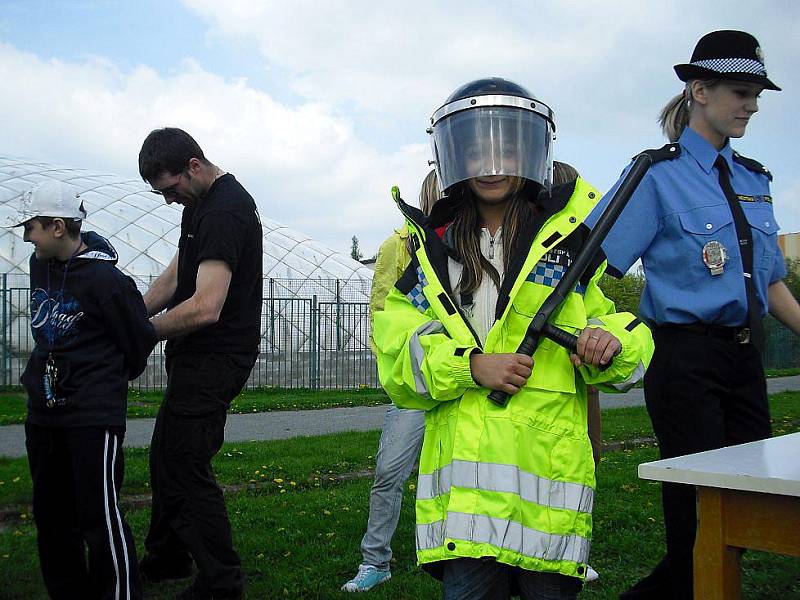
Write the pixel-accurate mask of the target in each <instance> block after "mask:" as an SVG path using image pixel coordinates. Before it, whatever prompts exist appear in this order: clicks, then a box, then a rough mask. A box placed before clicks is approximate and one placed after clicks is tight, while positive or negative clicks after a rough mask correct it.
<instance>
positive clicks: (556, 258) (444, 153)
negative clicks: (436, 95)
mask: <svg viewBox="0 0 800 600" xmlns="http://www.w3.org/2000/svg"><path fill="white" fill-rule="evenodd" d="M554 129H555V126H554V120H553V113H552V111H551V110H550V108H549V107H547V105H545V104H544V103H542V102H540V101H539V100H537V99H536V98H535V97H534V96H533V95H532V94H531V93H530V92H528V91H527V90H526V89H525V88H523V87H521V86H519V85H517V84H515V83H512V82H510V81H506V80H503V79H499V78H489V79H481V80H477V81H474V82H471V83H468V84H466V85H464V86H462V87H461V88H459V89H458V90H456V91H455V92H454V93H453V94H452V95H451V96H450V97H449V98H448V99H447V101H446V102H445V104H444V105H443V106H442V107H441V108H440V109H439V110H437V111H436V112H435V113H434V115H433V118H432V120H431V128H430V130H429V132H430V133H431V134H432V142H433V153H434V159H435V162H436V168H437V174H438V178H439V183H440V185H441V187H442V189H443V190H444V192H445V194H446V196H445V198H443V199H441V200H440V201H439V202H438V203H437V204H436V206H434V208H433V211H432V213H431V215H430V217H427V216H425V215H424V214H422V212H421V211H419V210H417V209H415V208H412V207H411V206H409V205H407V204H405V203H404V202H403V201H402V200H401V199H400V198H399V194H398V195H397V197H396V201H397V204H398V206H399V208H400V209H401V211H402V212H403V214H404V216H405V217H406V221H407V226H408V229H409V233H410V238H411V242H412V247H413V252H412V253H411V263H410V265H409V267H408V268H407V269H406V270H405V272H404V273H403V276H402V277H401V278H400V279H399V280H398V282H397V284H396V285H395V287H394V288H393V289H392V290H391V291H390V292H389V295H388V296H387V298H386V303H385V307H384V311H383V312H380V313H378V314H376V315H375V323H374V331H373V339H374V342H375V346H376V350H377V355H378V371H379V375H380V379H381V384H382V385H383V387H384V389H386V391H387V393H388V394H389V396H390V397H391V398H392V400H393V401H394V402H395V404H396V405H398V406H400V407H404V408H416V409H422V410H424V411H426V414H425V435H424V441H423V448H422V453H421V456H420V472H419V479H418V485H417V558H418V561H419V562H420V563H421V564H422V565H423V567H424V568H425V569H426V570H428V571H429V572H430V573H431V574H433V575H434V576H436V577H438V578H440V579H443V582H444V597H445V598H446V599H448V600H450V599H456V598H457V599H467V598H469V599H472V598H507V597H509V595H510V594H511V592H512V590H518V592H519V593H521V594H522V596H523V597H524V598H542V597H545V596H546V597H548V598H575V597H576V596H577V594H578V592H579V590H580V588H581V582H582V579H583V578H584V577H585V574H586V559H587V557H588V553H589V546H590V539H591V510H592V502H593V498H594V464H593V460H592V450H591V445H590V443H589V439H588V437H587V434H586V385H587V384H592V385H597V386H600V387H601V388H603V389H609V390H614V389H616V390H620V389H626V387H627V386H630V385H633V384H634V383H635V382H636V380H637V378H638V376H639V375H640V373H641V372H643V370H644V366H645V365H646V364H647V363H648V362H649V359H650V355H651V351H652V347H651V346H652V340H651V337H650V333H649V330H648V329H647V327H645V326H643V325H640V324H639V323H638V321H636V319H635V318H634V317H633V315H630V314H626V313H621V314H616V313H614V312H613V310H614V309H613V304H612V303H611V302H610V301H609V300H607V299H606V298H605V297H604V296H603V294H602V292H601V291H600V289H599V287H598V286H597V281H598V279H599V277H600V276H601V274H602V272H603V265H602V264H599V265H594V266H593V267H590V268H589V269H587V272H586V273H585V274H584V276H583V278H582V279H581V282H580V285H578V286H577V287H576V290H575V293H572V294H569V298H568V299H567V301H566V302H565V303H564V304H563V305H562V307H561V308H560V310H559V311H558V313H557V316H556V317H555V320H556V322H557V323H558V324H559V325H560V326H561V327H562V328H564V329H567V330H569V331H571V332H573V333H576V334H578V335H579V342H578V353H577V355H573V356H570V355H569V353H568V352H567V350H565V349H563V348H561V347H559V346H556V345H555V344H553V343H551V342H550V341H547V340H545V341H543V342H541V344H540V346H539V348H538V349H537V351H536V353H535V355H534V357H533V359H531V357H530V356H524V355H521V354H517V353H516V349H517V348H518V346H519V344H520V342H521V340H522V337H523V335H524V333H525V331H526V329H527V326H528V324H529V323H530V322H531V320H532V317H533V316H534V314H535V313H536V311H537V310H538V308H539V306H540V305H541V303H542V302H543V301H544V299H545V298H546V297H547V295H548V294H549V293H550V292H551V291H552V288H553V286H555V284H556V282H557V281H558V280H559V279H560V277H561V275H562V274H563V272H564V271H565V269H567V268H568V267H569V265H570V264H571V261H572V257H574V256H575V254H576V252H578V251H579V250H580V248H581V246H582V244H583V242H584V239H585V235H586V232H587V230H586V228H585V227H583V226H582V225H581V222H582V220H583V219H584V217H585V216H586V215H587V214H588V212H589V211H590V210H591V208H592V207H593V206H594V204H595V202H596V201H597V199H598V197H599V195H598V194H597V192H596V191H595V190H594V189H593V188H592V187H591V186H590V185H588V184H587V183H586V182H584V181H583V180H581V179H578V180H576V181H575V182H573V183H570V184H567V185H563V186H555V187H554V186H552V183H551V181H552V159H551V155H552V143H553V139H554ZM612 358H613V361H612ZM601 365H602V366H603V367H604V368H603V369H601V368H600V366H601ZM576 367H577V369H576ZM492 390H501V391H504V392H507V393H510V394H513V395H512V396H511V398H510V400H509V401H508V403H507V404H506V405H504V406H498V405H495V404H493V403H492V402H491V401H489V400H488V398H487V396H488V395H489V393H490V392H491V391H492Z"/></svg>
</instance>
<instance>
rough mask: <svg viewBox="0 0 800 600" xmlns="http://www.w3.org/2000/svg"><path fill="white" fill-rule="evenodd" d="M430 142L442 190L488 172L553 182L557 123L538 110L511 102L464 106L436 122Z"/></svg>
mask: <svg viewBox="0 0 800 600" xmlns="http://www.w3.org/2000/svg"><path fill="white" fill-rule="evenodd" d="M431 142H432V145H433V156H434V160H435V162H436V169H437V175H438V177H439V184H440V185H441V188H442V189H443V190H446V189H448V188H449V187H451V186H452V185H454V184H456V183H459V182H461V181H465V180H467V179H470V178H472V177H485V176H488V175H508V176H513V177H523V178H525V179H530V180H531V181H535V182H536V183H539V184H541V185H542V186H544V187H546V188H549V187H550V185H551V181H552V148H553V127H552V124H551V123H550V121H548V120H547V119H546V118H544V117H543V116H541V115H540V114H538V113H536V112H533V111H530V110H524V109H521V108H516V107H510V106H480V107H475V108H470V109H467V110H462V111H459V112H455V113H452V114H450V115H448V116H446V117H444V118H443V119H442V120H440V121H438V122H437V123H436V124H435V125H434V126H433V131H432V140H431Z"/></svg>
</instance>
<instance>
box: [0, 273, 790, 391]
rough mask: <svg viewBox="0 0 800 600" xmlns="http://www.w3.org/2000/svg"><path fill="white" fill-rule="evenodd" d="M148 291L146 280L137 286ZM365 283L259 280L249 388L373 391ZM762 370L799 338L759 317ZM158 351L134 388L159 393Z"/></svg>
mask: <svg viewBox="0 0 800 600" xmlns="http://www.w3.org/2000/svg"><path fill="white" fill-rule="evenodd" d="M0 279H1V283H0V350H1V351H2V356H0V385H17V384H18V383H19V377H20V375H21V373H22V371H23V370H24V368H25V363H26V362H27V359H28V356H29V355H30V352H31V350H32V348H33V338H32V336H31V333H30V320H29V316H28V301H29V287H28V277H27V276H26V275H16V274H14V275H2V276H0ZM139 283H140V285H141V288H142V289H146V288H147V286H148V285H149V281H140V282H139ZM369 286H370V282H369V281H367V280H361V279H358V280H351V281H344V280H313V279H302V280H300V279H277V278H270V279H265V280H264V299H263V302H264V305H263V310H262V316H261V344H260V354H259V357H258V361H257V363H256V366H255V367H254V369H253V372H252V374H251V376H250V379H249V381H248V383H247V386H248V387H250V388H254V387H266V386H270V387H285V388H312V389H353V388H359V387H363V386H366V387H378V386H379V383H378V374H377V367H376V364H375V358H374V356H373V355H372V352H371V351H370V348H369V337H370V322H369V302H368V298H369ZM764 324H765V333H766V349H765V352H764V366H765V367H766V368H768V369H788V368H797V367H800V338H798V337H797V336H795V335H794V334H793V333H792V332H791V331H789V330H788V329H786V328H785V327H783V326H782V325H781V324H780V323H778V322H777V321H776V320H775V319H773V318H771V317H767V319H765V323H764ZM163 361H164V345H163V343H160V344H158V346H156V348H155V349H154V350H153V353H152V354H151V355H150V358H149V360H148V366H147V368H146V369H145V372H144V373H143V374H142V376H141V377H139V378H138V379H137V380H136V381H134V382H133V383H132V386H133V387H134V388H136V389H139V390H152V389H162V388H163V387H164V386H165V385H166V374H165V372H164V368H163Z"/></svg>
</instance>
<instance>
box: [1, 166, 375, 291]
mask: <svg viewBox="0 0 800 600" xmlns="http://www.w3.org/2000/svg"><path fill="white" fill-rule="evenodd" d="M47 179H56V180H58V181H64V182H66V183H69V184H71V185H72V186H74V187H75V191H76V192H77V193H79V194H80V195H81V198H82V200H83V203H84V207H85V208H86V210H87V212H88V216H87V218H86V221H85V223H84V225H83V229H84V230H93V231H96V232H97V233H99V234H100V235H102V236H103V237H106V238H108V240H109V241H110V242H111V244H112V245H113V246H114V248H116V250H117V253H118V254H119V264H118V266H119V268H120V269H122V270H123V271H124V272H125V273H127V274H128V275H131V276H132V277H134V278H135V279H136V280H137V281H140V282H142V283H145V284H146V282H147V281H148V280H149V279H150V278H151V277H155V276H157V275H159V274H160V273H161V272H162V271H163V270H164V269H165V268H166V266H167V265H168V264H169V261H170V260H171V259H172V257H173V256H174V254H175V250H176V248H177V243H178V237H179V235H180V222H181V208H180V207H178V206H176V205H167V204H166V203H165V202H164V200H163V198H161V197H160V196H157V195H155V194H152V193H150V192H149V189H150V188H149V186H147V185H146V184H145V183H144V182H142V181H141V180H139V179H126V178H124V177H120V176H118V175H113V174H109V173H97V172H93V171H89V170H86V169H75V168H70V167H64V166H58V165H51V164H47V163H42V162H36V161H31V160H25V159H18V158H8V157H2V156H0V211H2V213H3V214H4V213H6V212H7V211H9V210H13V209H12V208H11V207H10V206H8V204H9V202H11V201H13V200H14V199H15V198H16V197H17V196H18V195H19V194H20V193H22V192H23V191H25V190H27V189H30V188H31V187H32V186H33V185H34V184H36V183H39V182H41V181H44V180H47ZM262 212H263V211H262ZM261 221H262V226H263V229H264V277H265V279H267V278H275V279H290V280H294V281H296V282H298V284H299V282H302V281H303V280H305V281H309V282H313V281H315V280H316V281H320V280H339V281H340V282H341V285H346V284H347V283H350V282H353V283H355V282H370V281H371V280H372V271H371V270H370V269H368V268H367V267H365V266H363V265H362V264H361V263H359V262H358V261H355V260H353V259H352V258H350V257H349V256H347V255H344V254H342V253H340V252H337V251H335V250H332V249H330V248H328V247H326V246H323V245H322V244H319V243H317V242H315V241H314V240H312V239H311V238H309V237H308V236H307V235H304V234H302V233H300V232H298V231H295V230H293V229H290V228H288V227H286V226H285V225H283V224H281V223H278V222H277V221H273V220H272V219H269V218H267V217H266V216H264V215H263V214H262V219H261ZM31 251H32V249H31V246H30V245H29V244H26V243H25V242H23V241H22V229H21V228H15V229H5V230H2V231H0V273H9V274H12V273H27V272H28V258H29V257H30V254H31ZM296 285H297V284H296ZM358 287H359V288H361V287H362V286H361V285H359V286H358ZM364 299H366V297H364Z"/></svg>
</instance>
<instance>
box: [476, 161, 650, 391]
mask: <svg viewBox="0 0 800 600" xmlns="http://www.w3.org/2000/svg"><path fill="white" fill-rule="evenodd" d="M652 162H653V159H652V158H650V155H648V154H644V153H642V154H640V155H638V156H637V157H636V160H634V161H633V166H631V168H630V170H629V171H628V174H627V175H625V179H623V180H622V183H620V185H619V187H618V188H617V191H616V193H615V194H614V197H613V198H611V201H610V202H609V203H608V206H606V208H605V210H604V211H603V213H602V214H601V215H600V218H599V219H597V223H595V226H594V227H593V228H592V231H591V233H590V234H589V237H588V238H586V243H584V245H583V248H581V251H580V252H579V253H578V255H577V256H576V257H575V260H574V261H573V263H572V266H571V267H570V268H569V269H567V271H566V272H565V273H564V276H563V277H562V278H561V280H560V281H559V282H558V285H556V287H555V289H554V290H553V291H552V292H551V293H550V295H549V296H548V297H547V298H546V299H545V301H544V302H543V303H542V306H541V307H540V308H539V311H538V312H537V313H536V316H534V317H533V320H532V321H531V323H530V325H528V330H527V332H526V333H525V337H524V338H523V340H522V343H521V344H520V345H519V349H518V350H517V354H526V355H528V356H533V354H534V352H536V348H537V347H538V346H539V340H540V339H541V337H542V336H545V337H546V338H549V339H551V340H553V341H554V342H555V343H556V344H558V345H560V346H563V347H564V348H566V349H567V350H569V351H570V352H571V353H573V354H574V353H575V352H576V349H577V346H578V338H577V337H576V336H574V335H572V334H571V333H569V332H568V331H564V330H563V329H559V328H558V327H556V326H554V325H551V324H550V323H548V322H547V321H548V320H549V319H550V317H551V315H552V314H553V312H555V310H556V309H557V308H558V307H559V306H561V303H562V302H563V301H564V300H565V299H566V298H567V295H568V294H569V293H570V292H571V291H572V290H573V289H574V287H575V284H576V283H577V282H578V280H579V279H580V277H581V275H583V272H584V271H585V270H586V268H587V267H588V266H589V263H590V262H591V261H592V259H593V258H594V256H595V254H596V253H597V251H598V250H599V249H600V245H601V244H602V243H603V240H605V238H606V236H607V235H608V232H609V231H610V230H611V228H612V227H613V226H614V223H616V221H617V218H618V217H619V215H620V213H621V212H622V209H624V208H625V205H626V204H627V203H628V200H630V198H631V196H632V195H633V192H634V191H636V187H637V186H638V185H639V182H641V180H642V178H643V177H644V176H645V174H646V173H647V170H648V169H649V168H650V165H651V163H652ZM508 397H509V394H508V393H506V392H501V391H499V390H493V391H492V393H491V394H489V400H491V401H492V402H494V403H495V404H497V405H498V406H505V405H506V402H508Z"/></svg>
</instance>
